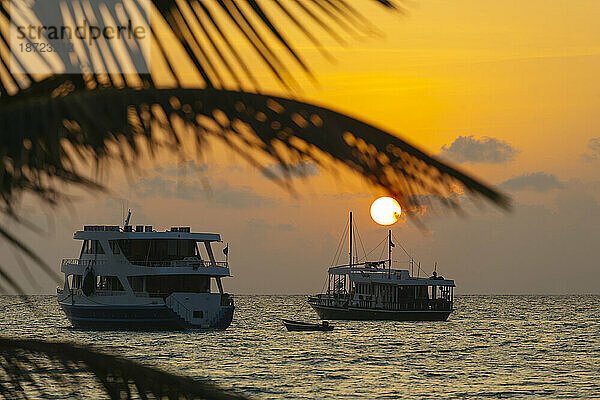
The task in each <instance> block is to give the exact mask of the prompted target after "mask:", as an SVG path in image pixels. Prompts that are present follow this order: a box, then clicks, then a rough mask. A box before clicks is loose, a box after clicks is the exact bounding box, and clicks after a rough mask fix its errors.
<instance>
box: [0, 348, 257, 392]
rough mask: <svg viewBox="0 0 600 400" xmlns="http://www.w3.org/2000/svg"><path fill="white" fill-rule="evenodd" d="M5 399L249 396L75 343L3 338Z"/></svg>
mask: <svg viewBox="0 0 600 400" xmlns="http://www.w3.org/2000/svg"><path fill="white" fill-rule="evenodd" d="M0 397H2V398H6V399H38V398H57V399H58V398H61V399H66V398H96V399H100V398H110V399H117V400H121V399H164V398H167V399H176V400H179V399H215V400H235V399H239V400H241V399H246V398H247V397H245V396H242V395H239V394H236V393H232V392H228V391H225V390H223V389H221V388H219V387H218V386H216V385H215V384H213V383H210V382H206V381H201V380H197V379H192V378H189V377H184V376H179V375H175V374H171V373H166V372H163V371H160V370H158V369H156V368H152V367H148V366H143V365H141V364H139V363H137V362H134V361H130V360H127V359H124V358H121V357H118V356H114V355H110V354H106V353H104V352H99V351H97V350H95V349H93V348H90V347H88V346H82V345H74V344H70V343H58V342H46V341H41V340H32V339H29V340H16V339H6V338H0Z"/></svg>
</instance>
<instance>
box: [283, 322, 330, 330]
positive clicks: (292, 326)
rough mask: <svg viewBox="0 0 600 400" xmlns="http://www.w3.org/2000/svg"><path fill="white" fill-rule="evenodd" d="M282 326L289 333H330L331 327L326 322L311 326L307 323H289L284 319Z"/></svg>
mask: <svg viewBox="0 0 600 400" xmlns="http://www.w3.org/2000/svg"><path fill="white" fill-rule="evenodd" d="M283 324H284V325H285V327H286V328H287V330H288V331H290V332H297V331H332V330H333V325H329V323H328V322H327V321H323V322H322V323H320V324H311V323H308V322H298V321H291V320H289V319H284V320H283Z"/></svg>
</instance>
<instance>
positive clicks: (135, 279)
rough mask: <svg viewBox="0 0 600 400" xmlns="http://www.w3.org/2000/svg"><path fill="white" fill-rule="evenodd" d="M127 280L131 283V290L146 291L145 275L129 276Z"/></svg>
mask: <svg viewBox="0 0 600 400" xmlns="http://www.w3.org/2000/svg"><path fill="white" fill-rule="evenodd" d="M127 280H128V281H129V284H130V285H131V290H133V291H134V292H143V291H144V277H143V276H128V277H127Z"/></svg>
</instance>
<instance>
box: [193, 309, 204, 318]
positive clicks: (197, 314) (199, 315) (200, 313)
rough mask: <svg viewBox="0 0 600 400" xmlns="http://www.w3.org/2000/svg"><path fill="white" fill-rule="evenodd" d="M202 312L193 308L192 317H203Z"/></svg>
mask: <svg viewBox="0 0 600 400" xmlns="http://www.w3.org/2000/svg"><path fill="white" fill-rule="evenodd" d="M203 317H204V312H203V311H202V310H194V318H203Z"/></svg>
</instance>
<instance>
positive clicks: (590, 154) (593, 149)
mask: <svg viewBox="0 0 600 400" xmlns="http://www.w3.org/2000/svg"><path fill="white" fill-rule="evenodd" d="M587 148H588V151H587V152H586V153H584V154H582V157H583V159H584V160H585V161H590V162H591V161H598V160H600V137H595V138H591V139H590V140H588V145H587Z"/></svg>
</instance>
